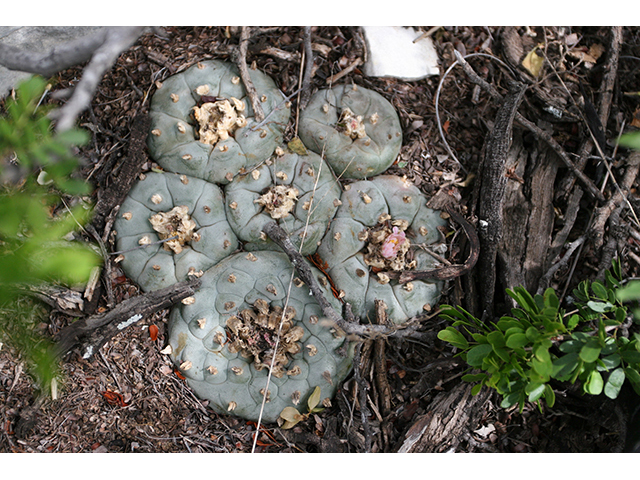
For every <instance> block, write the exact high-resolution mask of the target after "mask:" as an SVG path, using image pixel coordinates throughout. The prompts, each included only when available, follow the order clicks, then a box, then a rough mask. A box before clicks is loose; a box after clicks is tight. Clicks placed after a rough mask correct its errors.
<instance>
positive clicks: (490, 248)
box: [478, 84, 526, 318]
mask: <svg viewBox="0 0 640 480" xmlns="http://www.w3.org/2000/svg"><path fill="white" fill-rule="evenodd" d="M525 90H526V88H525V86H524V85H522V84H515V85H513V86H512V88H511V90H510V91H509V94H508V95H507V96H506V97H505V100H504V102H503V103H502V106H501V107H500V109H499V110H498V113H497V115H496V121H495V124H494V126H493V129H492V131H491V133H490V134H489V136H488V138H487V141H486V144H485V151H484V158H483V162H482V172H481V173H480V176H481V180H480V199H479V205H478V222H479V226H480V228H479V230H480V248H481V253H480V259H479V261H480V271H479V275H480V294H481V297H482V306H483V310H484V313H483V318H491V317H492V316H493V300H494V296H495V288H496V276H497V274H496V259H497V254H498V247H499V244H500V241H501V240H502V236H503V223H504V219H503V210H504V199H505V191H506V185H507V175H506V169H505V164H506V161H507V155H508V154H509V148H510V147H511V140H512V131H513V120H514V118H515V116H516V113H517V110H518V106H519V105H520V102H522V99H523V98H524V92H525Z"/></svg>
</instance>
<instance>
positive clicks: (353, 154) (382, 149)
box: [299, 85, 402, 179]
mask: <svg viewBox="0 0 640 480" xmlns="http://www.w3.org/2000/svg"><path fill="white" fill-rule="evenodd" d="M299 133H300V138H301V139H302V141H303V142H304V144H305V145H306V146H307V148H309V149H311V150H313V151H314V152H317V153H321V154H323V156H324V157H325V158H326V160H327V162H328V163H329V165H331V167H332V168H333V170H334V171H335V173H336V175H338V176H340V177H341V178H352V179H364V178H370V177H373V176H374V175H378V174H380V173H382V172H384V171H385V170H386V169H387V168H389V167H390V166H391V164H393V162H394V161H395V160H396V158H397V156H398V154H399V153H400V147H401V146H402V129H401V126H400V119H399V118H398V115H397V113H396V111H395V110H394V108H393V106H392V105H391V104H390V103H389V102H388V101H387V100H386V99H385V98H384V97H383V96H382V95H380V94H379V93H376V92H374V91H372V90H368V89H366V88H363V87H360V86H357V85H340V86H337V87H333V88H330V89H324V90H320V91H318V92H316V93H315V94H314V95H313V96H312V97H311V100H310V101H309V104H308V105H307V107H306V108H305V109H304V110H303V111H302V112H301V114H300V125H299Z"/></svg>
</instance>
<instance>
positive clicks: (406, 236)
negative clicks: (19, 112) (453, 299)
mask: <svg viewBox="0 0 640 480" xmlns="http://www.w3.org/2000/svg"><path fill="white" fill-rule="evenodd" d="M346 188H347V189H346V190H345V192H344V193H343V194H342V197H341V202H342V205H341V206H340V207H339V208H338V211H337V212H336V216H335V218H334V219H333V221H332V222H331V226H330V228H329V230H328V232H327V234H326V235H325V237H324V240H323V241H322V244H321V245H320V247H319V248H318V254H319V255H320V257H321V258H322V259H323V260H324V261H325V262H326V263H327V265H328V266H329V269H328V271H327V273H328V274H329V275H330V276H331V278H332V279H333V281H334V283H335V285H336V288H337V289H339V290H342V291H343V292H344V294H345V301H347V302H349V303H350V304H351V306H352V309H353V312H354V314H355V315H356V316H359V317H362V318H366V317H371V316H372V315H373V313H374V300H376V299H380V300H384V302H385V303H386V304H387V307H388V315H389V318H390V319H391V320H393V321H394V322H395V323H402V322H404V321H406V320H407V319H408V318H411V317H414V316H416V315H418V314H420V313H424V311H425V310H428V309H429V308H430V307H431V306H432V305H434V304H435V303H436V302H437V300H438V298H439V296H440V290H441V288H442V285H441V282H437V283H433V282H426V281H421V280H417V281H413V282H408V283H406V284H404V285H400V284H399V283H398V282H397V279H395V278H394V273H400V272H402V271H404V270H417V271H421V270H429V269H431V268H434V267H435V260H434V259H433V257H432V256H431V255H429V254H428V253H426V252H425V251H423V250H422V249H421V248H420V247H421V246H427V245H431V244H433V243H435V242H437V241H438V240H440V237H441V233H440V231H439V230H438V227H441V226H444V225H445V221H444V220H443V219H442V218H441V217H440V213H439V212H437V211H435V210H432V209H430V208H427V207H426V205H425V204H426V198H425V197H424V195H423V194H422V193H421V192H420V190H418V188H417V187H415V186H414V185H413V184H412V183H411V182H409V181H407V180H405V179H403V178H400V177H397V176H392V175H379V176H377V177H376V178H374V179H372V180H361V181H359V182H354V183H352V184H350V185H347V186H346ZM371 320H373V318H371Z"/></svg>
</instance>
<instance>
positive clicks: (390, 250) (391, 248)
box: [380, 227, 407, 258]
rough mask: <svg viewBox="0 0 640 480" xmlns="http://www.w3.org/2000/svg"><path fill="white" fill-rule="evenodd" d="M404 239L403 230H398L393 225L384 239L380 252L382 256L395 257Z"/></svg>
mask: <svg viewBox="0 0 640 480" xmlns="http://www.w3.org/2000/svg"><path fill="white" fill-rule="evenodd" d="M406 239H407V237H406V236H405V234H404V232H402V231H399V230H398V227H393V232H392V233H391V234H390V235H389V236H388V237H387V238H385V239H384V242H383V243H382V248H381V249H380V253H381V254H382V256H383V257H384V258H395V257H396V255H398V250H400V247H401V246H402V245H403V244H404V242H405V240H406Z"/></svg>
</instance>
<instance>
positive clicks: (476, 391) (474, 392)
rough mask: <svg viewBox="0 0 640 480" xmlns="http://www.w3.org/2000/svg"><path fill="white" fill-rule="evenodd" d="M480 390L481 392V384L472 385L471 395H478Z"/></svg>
mask: <svg viewBox="0 0 640 480" xmlns="http://www.w3.org/2000/svg"><path fill="white" fill-rule="evenodd" d="M480 390H482V384H481V383H478V384H477V385H474V386H473V387H472V388H471V395H472V396H475V395H477V394H479V393H480Z"/></svg>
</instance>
